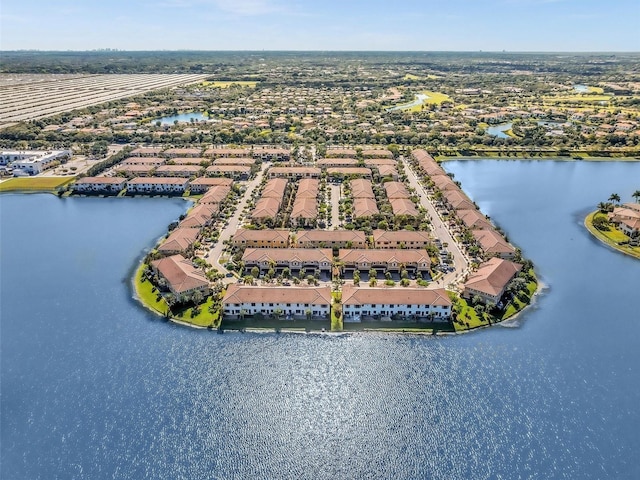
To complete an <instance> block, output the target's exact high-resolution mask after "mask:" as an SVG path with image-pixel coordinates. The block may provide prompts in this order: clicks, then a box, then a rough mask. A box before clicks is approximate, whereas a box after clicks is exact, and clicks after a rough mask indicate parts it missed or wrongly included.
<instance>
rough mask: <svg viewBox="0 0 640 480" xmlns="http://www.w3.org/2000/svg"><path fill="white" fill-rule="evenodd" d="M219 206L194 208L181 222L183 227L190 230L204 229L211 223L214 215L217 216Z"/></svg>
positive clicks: (213, 204) (212, 204)
mask: <svg viewBox="0 0 640 480" xmlns="http://www.w3.org/2000/svg"><path fill="white" fill-rule="evenodd" d="M218 207H219V204H216V203H210V204H198V205H196V206H195V207H193V208H192V209H191V210H190V211H189V213H188V214H187V216H186V217H185V218H184V219H183V220H182V221H181V222H180V226H181V227H189V228H202V227H204V226H205V225H206V224H207V223H208V222H209V221H211V219H212V217H213V215H215V214H217V213H218V211H219V209H218Z"/></svg>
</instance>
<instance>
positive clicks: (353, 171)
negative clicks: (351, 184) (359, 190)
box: [327, 167, 371, 177]
mask: <svg viewBox="0 0 640 480" xmlns="http://www.w3.org/2000/svg"><path fill="white" fill-rule="evenodd" d="M327 175H362V176H364V177H370V176H371V169H370V168H366V167H329V168H327Z"/></svg>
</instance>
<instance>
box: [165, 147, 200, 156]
mask: <svg viewBox="0 0 640 480" xmlns="http://www.w3.org/2000/svg"><path fill="white" fill-rule="evenodd" d="M201 151H202V150H201V149H200V148H167V149H166V150H165V151H164V152H162V153H163V154H164V155H175V156H180V155H182V156H185V157H186V156H189V157H198V156H200V152H201Z"/></svg>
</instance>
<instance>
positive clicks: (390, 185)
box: [384, 182, 411, 200]
mask: <svg viewBox="0 0 640 480" xmlns="http://www.w3.org/2000/svg"><path fill="white" fill-rule="evenodd" d="M384 189H385V191H386V192H387V198H388V199H389V200H391V199H393V198H409V197H411V195H410V194H409V190H407V187H405V185H404V183H402V182H387V183H385V184H384Z"/></svg>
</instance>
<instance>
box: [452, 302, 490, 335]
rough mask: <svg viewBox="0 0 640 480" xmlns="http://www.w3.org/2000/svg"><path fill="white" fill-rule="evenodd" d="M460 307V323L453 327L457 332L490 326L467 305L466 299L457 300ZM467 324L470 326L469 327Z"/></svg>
mask: <svg viewBox="0 0 640 480" xmlns="http://www.w3.org/2000/svg"><path fill="white" fill-rule="evenodd" d="M455 303H457V304H458V305H459V307H460V310H459V312H458V322H454V323H453V327H454V328H455V330H456V332H460V331H464V330H470V329H474V328H478V327H485V326H487V325H489V321H488V320H486V319H484V318H479V317H478V314H477V313H476V311H475V310H474V309H473V307H471V306H470V305H468V304H467V301H466V300H465V299H464V298H458V299H457V300H455ZM467 324H468V325H469V326H467Z"/></svg>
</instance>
